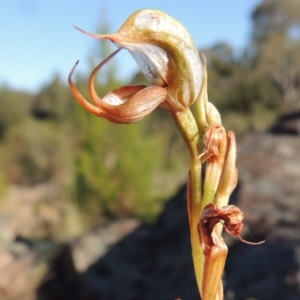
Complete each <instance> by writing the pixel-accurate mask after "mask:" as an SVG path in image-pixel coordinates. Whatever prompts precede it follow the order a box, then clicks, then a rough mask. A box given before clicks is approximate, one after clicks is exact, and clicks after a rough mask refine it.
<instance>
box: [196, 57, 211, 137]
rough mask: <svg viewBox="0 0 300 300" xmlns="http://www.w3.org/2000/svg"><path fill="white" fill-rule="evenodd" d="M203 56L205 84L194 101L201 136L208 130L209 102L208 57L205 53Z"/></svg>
mask: <svg viewBox="0 0 300 300" xmlns="http://www.w3.org/2000/svg"><path fill="white" fill-rule="evenodd" d="M202 57H203V75H204V78H203V85H202V89H201V92H200V94H199V96H198V98H197V99H196V101H195V103H194V106H193V107H194V115H195V120H196V123H197V126H198V131H199V134H200V136H203V135H204V134H205V132H206V130H207V126H208V125H207V120H206V118H207V117H206V111H207V108H206V107H207V103H208V96H207V71H206V59H205V57H204V55H202Z"/></svg>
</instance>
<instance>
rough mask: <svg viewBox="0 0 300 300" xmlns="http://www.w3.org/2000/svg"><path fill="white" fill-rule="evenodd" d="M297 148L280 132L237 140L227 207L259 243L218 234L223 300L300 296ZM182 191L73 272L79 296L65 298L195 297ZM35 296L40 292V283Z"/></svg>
mask: <svg viewBox="0 0 300 300" xmlns="http://www.w3.org/2000/svg"><path fill="white" fill-rule="evenodd" d="M299 149H300V139H299V138H298V137H294V136H288V135H279V136H276V135H272V134H253V135H248V136H245V137H244V138H242V139H241V140H239V141H238V163H237V164H238V169H239V185H238V188H237V189H236V191H235V192H234V194H233V195H232V198H231V202H232V203H234V204H235V205H238V206H239V207H240V209H241V210H242V211H243V212H244V214H245V222H244V224H245V227H244V231H243V238H244V239H246V240H249V241H251V242H257V241H261V240H266V242H265V243H264V244H262V245H257V246H251V245H247V244H243V243H241V242H240V241H239V240H238V239H236V238H234V237H229V236H228V235H226V234H225V236H224V238H225V241H226V242H227V244H228V246H229V255H228V259H227V264H226V269H225V277H224V282H225V289H224V292H225V295H226V299H227V300H229V299H234V300H242V299H243V300H244V299H250V298H251V299H258V300H269V299H277V300H281V299H282V300H296V299H300V292H299V287H300V266H299V262H300V230H299V228H300V218H299V216H300V202H299V200H300V197H299V195H300V184H299V182H300V181H299V179H300V155H299ZM185 193H186V191H185V187H183V188H181V189H180V191H179V192H178V194H177V195H176V196H175V197H174V198H172V199H171V200H170V201H169V202H168V204H167V205H166V208H165V210H164V212H163V213H162V214H161V216H160V217H159V219H158V220H157V222H156V223H155V224H154V225H152V226H140V227H139V228H138V229H136V230H135V231H133V232H132V233H130V234H129V235H128V236H126V237H125V238H123V239H122V240H120V241H119V242H117V243H116V244H114V245H113V246H112V247H111V248H110V250H109V251H108V252H107V253H106V254H105V255H104V256H102V257H101V258H99V260H98V261H96V262H95V263H94V264H92V265H91V266H90V267H89V268H88V270H87V271H86V272H84V273H83V274H81V279H80V280H78V279H76V280H75V281H74V284H78V285H81V286H82V289H81V290H80V291H81V293H82V294H81V297H82V298H78V297H77V298H73V299H84V300H96V299H97V300H98V299H105V300H119V299H122V300H138V299H144V300H148V299H149V300H150V299H151V300H152V299H159V300H173V299H175V298H177V297H179V298H181V299H183V300H189V299H199V295H198V291H197V287H196V282H195V276H194V271H193V267H192V258H191V249H190V242H189V229H188V219H187V209H186V196H185ZM72 272H74V270H73V271H72ZM74 278H77V277H76V276H75V275H74ZM57 279H59V277H58V276H57ZM66 287H67V286H66ZM70 288H71V287H70V286H69V289H70ZM76 288H79V287H76ZM39 291H40V292H43V294H44V295H46V294H47V285H43V286H41V287H40V289H39ZM64 292H65V297H66V298H64V299H70V297H68V295H69V294H68V292H66V291H64ZM78 293H79V292H78ZM79 295H80V294H79ZM39 299H40V300H42V298H39ZM45 299H63V298H59V296H57V298H45Z"/></svg>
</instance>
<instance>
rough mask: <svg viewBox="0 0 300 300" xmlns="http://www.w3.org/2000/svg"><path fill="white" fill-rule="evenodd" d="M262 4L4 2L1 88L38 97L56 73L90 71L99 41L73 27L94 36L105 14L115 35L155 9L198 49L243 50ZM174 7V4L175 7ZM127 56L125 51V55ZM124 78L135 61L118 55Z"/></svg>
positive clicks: (220, 0) (239, 0)
mask: <svg viewBox="0 0 300 300" xmlns="http://www.w3.org/2000/svg"><path fill="white" fill-rule="evenodd" d="M260 2H261V1H260V0H244V1H243V0H205V1H204V0H185V1H180V0H178V1H174V0H173V1H168V0H165V1H163V0H140V1H137V0H132V1H124V0H123V1H121V0H114V1H113V0H111V1H102V0H72V1H71V0H68V1H67V0H51V1H46V0H10V1H4V0H0V7H1V9H0V85H1V84H6V85H8V86H10V87H13V88H18V89H26V90H28V91H33V92H36V91H38V90H39V88H40V87H41V86H42V85H43V84H46V83H47V82H49V80H50V79H51V78H52V76H53V74H54V73H59V74H61V76H62V78H63V79H64V78H65V80H67V76H68V73H69V71H70V69H71V67H72V66H73V64H74V63H75V61H76V60H78V59H79V60H80V64H79V66H78V69H80V71H82V72H84V71H85V70H87V57H88V55H89V53H90V52H91V51H92V49H93V47H95V45H96V44H95V43H100V42H99V41H97V40H95V39H92V38H90V37H88V36H85V35H83V34H82V33H80V32H79V31H77V30H75V29H74V28H73V26H72V25H73V24H76V25H77V26H79V27H81V28H83V29H85V30H87V31H91V32H95V30H96V28H97V27H98V26H99V24H100V22H101V15H102V18H103V14H105V19H106V20H108V21H109V23H110V26H111V30H112V32H115V31H116V30H117V29H118V28H119V27H120V26H121V25H122V24H123V22H124V21H125V20H126V19H127V17H128V16H129V15H130V14H131V13H133V12H134V11H136V10H138V9H141V8H156V9H160V10H163V11H165V12H167V13H168V14H169V15H171V16H172V17H174V18H176V19H177V20H179V21H180V22H181V23H183V24H184V25H185V27H186V28H187V29H188V30H189V32H190V33H191V35H192V37H193V38H194V40H195V43H196V45H197V46H198V47H201V48H202V47H208V46H211V45H213V44H215V43H217V42H220V41H227V42H229V43H230V44H231V45H233V46H234V47H235V48H236V49H242V48H243V47H244V46H245V45H246V42H247V41H248V39H249V36H250V33H251V19H250V15H251V11H252V10H253V8H254V7H255V6H256V5H257V4H258V3H260ZM175 3H176V4H175ZM121 52H124V51H121ZM117 64H118V66H119V67H120V74H121V76H122V77H126V76H127V77H128V76H131V75H132V74H133V72H134V71H135V70H136V66H135V63H134V61H133V59H131V57H130V56H129V55H128V54H126V53H122V54H121V55H119V54H118V55H117Z"/></svg>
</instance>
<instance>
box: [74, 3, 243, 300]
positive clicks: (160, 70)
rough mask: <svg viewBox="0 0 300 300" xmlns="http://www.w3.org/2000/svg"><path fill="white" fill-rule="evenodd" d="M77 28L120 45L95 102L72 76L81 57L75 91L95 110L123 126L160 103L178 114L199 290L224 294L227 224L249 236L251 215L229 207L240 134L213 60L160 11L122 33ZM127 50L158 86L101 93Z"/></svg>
mask: <svg viewBox="0 0 300 300" xmlns="http://www.w3.org/2000/svg"><path fill="white" fill-rule="evenodd" d="M75 28H76V29H78V30H79V31H81V32H83V33H85V34H87V35H89V36H91V37H94V38H99V39H108V40H110V41H111V42H113V43H114V44H115V45H116V46H117V47H118V50H116V51H115V52H113V53H112V54H111V55H110V56H109V57H107V58H106V59H105V60H104V61H102V62H101V63H100V64H99V65H98V66H97V67H96V68H95V69H94V71H93V72H92V74H91V76H90V80H89V92H90V96H91V99H92V101H93V104H92V103H91V102H89V101H88V100H86V99H85V98H84V97H83V96H82V94H81V93H80V92H79V91H78V89H77V88H76V86H75V84H74V83H73V81H72V75H73V73H74V70H75V68H76V66H77V64H78V62H77V63H76V64H75V66H74V67H73V69H72V70H71V73H70V75H69V77H68V81H69V85H70V88H71V92H72V93H73V95H74V97H75V98H76V99H77V101H78V102H79V103H80V104H81V105H82V106H83V107H84V108H85V109H86V110H87V111H89V112H91V113H92V114H94V115H96V116H98V117H101V118H105V119H107V120H108V121H111V122H114V123H121V124H122V123H124V124H129V123H133V122H137V121H139V120H141V119H142V118H143V117H145V116H146V115H148V114H149V113H151V112H152V111H153V110H154V109H155V108H156V107H158V106H159V107H161V108H163V109H165V110H166V111H168V112H169V113H170V115H171V116H172V118H173V120H174V123H175V124H176V126H177V128H178V130H179V132H180V134H181V136H182V138H183V140H184V142H185V145H186V148H187V150H188V154H189V158H190V170H189V174H188V181H187V210H188V216H189V226H190V235H191V246H192V256H193V263H194V269H195V275H196V280H197V284H198V288H199V292H200V294H201V297H202V300H221V299H223V287H222V280H221V278H222V273H223V269H224V265H225V260H226V256H227V252H228V249H227V247H226V244H225V243H224V241H223V239H222V237H221V234H222V227H223V226H224V227H225V230H226V231H227V232H228V233H229V234H233V235H236V236H238V237H239V238H240V240H242V238H241V237H240V234H241V230H242V228H243V225H242V219H243V213H242V212H241V211H240V210H239V209H238V208H237V207H235V206H232V205H229V206H228V201H229V197H230V194H231V193H232V191H233V190H234V188H235V187H236V184H237V178H238V173H237V169H236V166H235V160H236V142H235V137H234V133H233V132H228V133H226V130H225V128H224V127H223V126H222V121H221V116H220V114H219V112H218V110H217V109H216V108H215V106H214V105H213V104H212V103H211V102H209V100H208V93H207V80H208V77H207V72H206V62H205V59H204V64H203V65H202V63H201V61H200V58H199V54H198V50H197V48H196V46H195V44H194V42H193V39H192V38H191V36H190V35H189V33H188V31H187V30H186V29H185V28H184V26H183V25H182V24H180V23H179V22H178V21H176V20H174V19H173V18H172V17H170V16H168V15H167V14H165V13H163V12H161V11H158V10H151V9H144V10H139V11H137V12H135V13H133V14H132V15H131V16H130V17H129V18H128V19H127V20H126V21H125V23H124V24H123V25H122V27H121V28H120V29H119V30H118V31H117V32H116V33H115V34H93V33H89V32H87V31H84V30H82V29H80V28H78V27H76V26H75ZM121 49H126V50H128V51H129V53H130V54H131V55H132V57H133V58H134V60H135V61H136V63H137V65H138V66H139V67H140V69H141V71H142V72H143V73H144V75H145V77H146V78H147V79H148V80H149V82H150V85H149V86H144V85H134V86H124V87H121V88H118V89H116V90H113V91H111V92H110V93H108V94H107V95H106V96H105V97H104V98H100V97H99V96H98V95H97V93H96V91H95V78H96V75H97V74H98V72H99V70H101V67H102V66H103V65H104V64H105V63H107V62H108V61H109V60H110V59H112V58H113V57H114V56H115V55H116V54H117V53H118V52H119V51H120V50H121ZM202 141H203V142H202ZM203 165H205V168H204V170H205V174H204V176H203V169H202V167H203ZM202 176H203V178H202ZM242 241H244V240H242Z"/></svg>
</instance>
